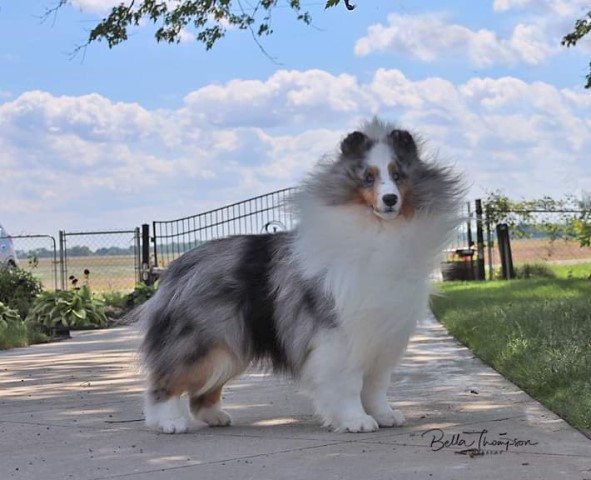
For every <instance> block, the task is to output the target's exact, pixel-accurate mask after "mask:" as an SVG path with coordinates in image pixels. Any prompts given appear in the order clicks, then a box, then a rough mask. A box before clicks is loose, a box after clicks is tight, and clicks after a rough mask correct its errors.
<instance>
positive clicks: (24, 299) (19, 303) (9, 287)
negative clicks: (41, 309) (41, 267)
mask: <svg viewBox="0 0 591 480" xmlns="http://www.w3.org/2000/svg"><path fill="white" fill-rule="evenodd" d="M42 291H43V286H42V285H41V282H40V281H39V280H38V279H36V278H35V277H34V276H33V275H32V274H31V273H30V272H27V271H25V270H22V269H20V268H14V269H10V270H9V269H0V302H2V303H4V305H6V306H8V307H10V308H12V309H14V310H16V311H17V312H18V314H19V315H20V317H21V318H26V316H27V315H28V314H29V309H30V308H31V305H32V304H33V302H34V300H35V297H37V295H39V294H40V293H41V292H42Z"/></svg>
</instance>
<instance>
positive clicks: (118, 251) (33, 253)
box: [16, 245, 134, 258]
mask: <svg viewBox="0 0 591 480" xmlns="http://www.w3.org/2000/svg"><path fill="white" fill-rule="evenodd" d="M67 254H68V256H69V257H107V256H123V255H133V254H134V248H133V246H130V247H127V248H121V247H103V248H98V249H96V250H94V251H93V250H91V249H90V248H89V247H85V246H80V245H76V246H74V247H68V250H67ZM16 256H17V257H18V258H31V257H35V258H53V250H48V249H47V248H35V249H32V250H17V251H16Z"/></svg>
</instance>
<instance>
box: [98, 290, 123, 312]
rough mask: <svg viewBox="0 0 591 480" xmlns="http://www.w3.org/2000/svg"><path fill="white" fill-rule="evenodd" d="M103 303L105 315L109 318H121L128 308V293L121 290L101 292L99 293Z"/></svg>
mask: <svg viewBox="0 0 591 480" xmlns="http://www.w3.org/2000/svg"><path fill="white" fill-rule="evenodd" d="M101 297H102V299H103V302H104V303H105V315H107V317H109V318H116V319H118V318H121V317H122V316H123V315H125V313H127V311H128V310H129V308H128V307H127V297H128V295H127V294H125V293H122V292H115V291H113V292H103V293H102V294H101Z"/></svg>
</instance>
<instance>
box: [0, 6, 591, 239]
mask: <svg viewBox="0 0 591 480" xmlns="http://www.w3.org/2000/svg"><path fill="white" fill-rule="evenodd" d="M57 1H58V0H20V1H18V2H17V1H14V0H0V191H1V197H0V198H1V201H0V223H1V224H3V225H4V227H5V228H6V229H7V230H8V231H10V232H11V233H12V234H13V235H22V234H50V235H56V233H57V231H58V230H62V229H63V230H67V231H88V230H111V229H132V228H134V227H136V226H139V225H141V224H142V223H150V222H152V221H154V220H171V219H175V218H179V217H184V216H188V215H193V214H196V213H200V212H203V211H206V210H209V209H212V208H215V207H219V206H223V205H225V204H228V203H230V202H235V201H240V200H243V199H247V198H250V197H252V196H255V195H259V194H263V193H267V192H270V191H273V190H277V189H280V188H285V187H290V186H294V185H297V183H298V181H299V180H300V179H302V177H303V176H304V175H305V174H306V173H307V172H309V171H310V169H311V168H312V167H313V166H314V164H315V163H316V162H317V161H318V160H319V159H320V158H321V157H322V156H323V155H325V154H330V153H331V152H334V151H335V149H336V148H337V146H338V143H339V140H340V139H342V137H343V136H344V135H345V134H346V133H348V132H350V131H352V130H354V129H355V128H356V126H357V125H359V123H360V122H361V121H363V120H364V119H368V118H371V117H372V116H374V115H378V116H380V117H381V118H384V119H386V120H388V121H391V122H394V123H396V124H398V125H399V126H400V127H402V128H408V129H410V130H412V131H413V132H419V133H420V135H421V137H422V138H423V139H424V141H425V151H426V153H427V154H428V155H430V156H436V157H437V158H438V159H439V160H441V161H443V162H445V163H450V164H452V165H454V166H455V168H457V169H458V170H460V171H462V172H464V174H465V176H466V178H467V181H468V183H469V185H470V191H469V194H468V198H469V199H474V198H479V197H484V196H486V194H487V192H491V191H496V190H501V191H503V192H504V193H505V194H507V195H508V196H510V197H512V198H514V199H531V198H538V197H542V196H545V195H549V196H554V197H557V198H559V197H563V196H565V195H567V194H574V195H576V196H581V195H583V193H584V192H588V191H590V190H591V115H590V114H589V112H590V111H591V92H589V91H587V90H585V89H584V88H583V85H584V83H585V78H584V77H585V75H586V73H587V68H588V64H589V61H590V60H591V41H590V40H587V41H585V42H583V43H582V44H581V45H579V46H578V47H576V48H574V49H572V48H571V49H567V48H565V47H562V46H561V45H560V39H561V38H562V36H563V35H564V34H565V33H567V32H568V31H570V29H571V28H572V26H573V25H574V21H575V20H576V19H577V18H580V17H581V16H583V14H584V13H585V12H586V11H587V9H589V2H588V0H478V1H475V0H456V1H447V0H391V1H383V0H357V2H356V3H357V8H356V9H355V10H354V11H352V12H349V11H347V10H346V9H345V8H344V5H340V6H338V7H337V8H333V9H330V10H328V11H325V10H324V8H323V2H322V0H320V1H318V0H308V1H306V0H303V1H302V5H303V6H304V7H305V8H306V9H308V10H309V11H310V13H311V15H312V20H313V23H312V25H311V26H306V25H303V24H300V23H298V22H296V20H295V19H294V18H293V14H292V12H291V11H290V9H289V8H285V7H284V6H283V4H282V3H281V2H280V7H278V8H277V9H276V11H275V13H274V15H273V28H274V31H275V33H274V34H273V35H271V36H269V37H266V38H264V39H262V40H261V44H262V46H263V47H264V49H265V50H266V52H267V54H268V55H264V54H263V53H261V50H260V48H259V46H258V45H257V44H256V43H255V42H254V41H253V39H252V38H251V37H250V35H249V33H248V32H243V31H237V30H236V31H230V32H228V34H227V36H226V38H224V39H222V40H221V41H220V42H219V43H218V44H217V45H216V46H214V48H213V50H211V51H205V49H204V48H203V46H202V45H201V44H199V43H197V42H196V41H195V40H194V32H193V31H191V29H187V30H186V31H185V32H184V34H183V41H182V42H181V43H180V44H178V45H166V44H157V43H156V42H155V40H154V39H153V32H154V28H153V26H151V25H149V24H146V25H141V26H140V27H137V28H135V29H134V30H133V31H132V34H131V35H130V38H129V40H128V41H127V42H125V43H124V44H122V45H120V46H117V47H115V48H113V49H112V50H109V49H108V48H107V46H106V45H104V44H101V43H97V44H92V45H90V46H89V47H88V48H87V49H86V50H85V51H84V52H83V54H78V55H76V56H74V57H72V52H73V51H74V50H75V48H76V46H77V45H80V44H82V43H84V41H85V40H86V37H87V35H88V31H89V30H90V29H91V28H92V26H93V25H94V24H96V22H97V21H98V20H100V19H101V18H102V17H103V16H104V15H105V14H106V13H107V12H108V10H109V7H110V6H112V5H114V4H116V3H118V1H114V0H71V2H70V3H71V4H70V5H69V6H66V7H63V8H61V9H60V10H59V11H58V12H57V14H56V15H53V16H51V17H50V18H49V19H46V20H45V21H43V20H42V19H41V17H42V15H43V13H44V12H45V10H46V9H47V8H50V7H52V6H54V5H55V4H56V3H57ZM353 3H355V2H353ZM246 5H248V3H246ZM269 57H272V59H270V58H269Z"/></svg>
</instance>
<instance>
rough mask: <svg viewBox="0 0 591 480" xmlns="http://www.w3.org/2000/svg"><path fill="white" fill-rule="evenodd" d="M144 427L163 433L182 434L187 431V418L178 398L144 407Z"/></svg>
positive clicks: (149, 403)
mask: <svg viewBox="0 0 591 480" xmlns="http://www.w3.org/2000/svg"><path fill="white" fill-rule="evenodd" d="M144 414H145V416H146V425H147V426H148V427H150V428H153V429H155V430H160V431H161V432H164V433H184V432H186V431H187V430H188V429H189V418H188V416H187V415H186V413H185V410H184V409H183V405H182V404H181V399H180V398H179V397H171V398H169V399H168V400H166V401H164V402H157V403H153V402H150V401H149V400H147V401H146V403H145V405H144Z"/></svg>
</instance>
